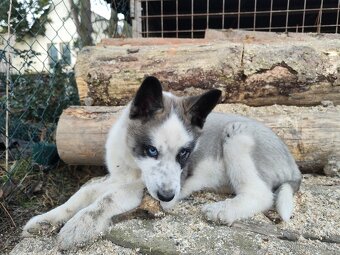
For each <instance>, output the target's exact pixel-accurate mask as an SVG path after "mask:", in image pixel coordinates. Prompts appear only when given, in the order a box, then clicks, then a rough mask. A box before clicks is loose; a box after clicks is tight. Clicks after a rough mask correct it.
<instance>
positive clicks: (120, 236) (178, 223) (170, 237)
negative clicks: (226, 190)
mask: <svg viewBox="0 0 340 255" xmlns="http://www.w3.org/2000/svg"><path fill="white" fill-rule="evenodd" d="M339 186H340V179H339V178H331V177H325V176H313V175H304V180H303V184H302V187H301V190H300V191H299V192H298V194H297V195H296V199H295V200H296V209H295V213H294V217H293V218H292V219H291V221H289V222H288V223H283V222H279V221H277V215H276V213H274V212H271V213H268V214H266V215H264V214H258V215H256V216H254V217H253V218H251V219H248V220H244V221H240V222H236V223H235V224H234V225H233V226H232V227H227V226H221V225H216V224H214V223H211V222H207V221H205V220H204V219H203V217H202V215H201V214H200V206H201V205H202V204H204V203H206V202H213V201H218V200H221V199H222V196H221V195H216V194H213V193H207V192H201V193H197V194H195V195H193V196H191V197H189V199H187V200H185V201H182V202H181V203H180V204H178V205H177V206H176V207H175V208H174V209H173V210H172V211H171V212H170V213H167V214H166V215H165V216H164V217H161V218H157V219H131V220H127V221H124V222H120V223H118V224H116V225H114V226H113V227H112V232H111V233H110V234H109V235H107V239H108V240H103V239H102V240H98V241H96V242H94V243H92V244H89V245H88V246H86V247H84V248H82V249H79V250H77V251H69V252H64V253H61V252H58V250H57V247H56V245H55V244H56V242H55V237H39V238H26V239H23V240H22V241H21V242H20V243H19V244H18V245H17V246H16V247H15V248H14V249H13V250H12V252H11V253H10V254H11V255H20V254H37V255H39V254H41V255H42V254H49V255H56V254H81V255H82V254H84V255H85V254H139V253H147V254H253V253H255V252H256V253H258V254H339V252H338V251H339V249H340V214H339V211H340V189H339ZM274 222H277V223H274ZM285 231H286V232H288V233H293V238H292V237H290V235H288V237H287V239H290V240H289V241H288V240H284V239H285V238H280V237H279V238H278V236H280V235H281V234H282V233H283V232H285ZM109 240H110V241H109ZM114 243H116V244H118V245H120V246H118V245H116V244H114ZM122 246H124V247H128V248H123V247H122Z"/></svg>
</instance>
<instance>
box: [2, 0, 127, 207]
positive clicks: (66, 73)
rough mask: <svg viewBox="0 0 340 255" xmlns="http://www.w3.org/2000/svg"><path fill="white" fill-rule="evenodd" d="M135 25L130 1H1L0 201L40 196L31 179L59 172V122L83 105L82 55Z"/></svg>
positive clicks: (124, 34) (124, 33)
mask: <svg viewBox="0 0 340 255" xmlns="http://www.w3.org/2000/svg"><path fill="white" fill-rule="evenodd" d="M118 13H122V14H124V19H122V15H121V14H120V15H117V14H118ZM118 18H119V19H118ZM122 22H123V23H124V25H125V26H124V27H125V29H124V30H122V29H121V27H120V26H119V24H121V23H122ZM129 22H130V13H129V1H128V0H123V1H112V0H111V1H104V0H0V201H3V202H5V203H10V202H13V201H15V199H16V197H17V195H18V194H19V193H20V194H21V195H22V194H27V193H28V192H34V189H35V188H34V187H33V186H32V183H31V181H30V180H31V179H34V176H35V175H37V174H41V173H42V172H46V171H49V170H51V169H53V168H56V167H57V166H58V164H59V157H58V153H57V149H56V146H55V130H56V125H57V122H58V118H59V116H60V114H61V113H62V111H63V109H65V108H67V107H68V106H69V105H77V104H79V98H78V93H77V87H76V83H75V76H74V69H73V67H74V64H75V61H76V58H77V52H78V51H79V50H81V48H83V47H84V46H88V45H94V44H96V43H97V42H99V41H100V40H101V39H102V38H108V37H129V36H131V29H129V28H130V27H131V26H130V25H129ZM32 189H33V190H32ZM0 211H1V210H0Z"/></svg>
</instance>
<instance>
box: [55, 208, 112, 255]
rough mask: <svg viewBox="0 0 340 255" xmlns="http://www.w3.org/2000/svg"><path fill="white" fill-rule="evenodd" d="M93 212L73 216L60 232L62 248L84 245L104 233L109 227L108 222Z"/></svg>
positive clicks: (60, 245) (59, 237) (59, 239)
mask: <svg viewBox="0 0 340 255" xmlns="http://www.w3.org/2000/svg"><path fill="white" fill-rule="evenodd" d="M94 216H95V215H93V214H91V213H78V214H76V215H75V216H74V217H73V218H71V219H70V220H69V221H68V222H67V223H66V224H65V226H64V227H63V228H62V229H61V230H60V232H59V234H58V247H59V249H60V250H69V249H72V248H75V247H82V246H84V245H86V244H87V243H89V242H91V241H93V240H95V239H96V238H98V237H99V236H102V235H103V234H104V231H106V230H107V229H108V225H109V223H108V222H106V221H105V222H103V221H101V219H100V217H98V218H96V217H94Z"/></svg>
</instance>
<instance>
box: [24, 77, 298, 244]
mask: <svg viewBox="0 0 340 255" xmlns="http://www.w3.org/2000/svg"><path fill="white" fill-rule="evenodd" d="M220 97H221V91H220V90H217V89H212V90H210V91H208V92H206V93H204V94H202V95H200V96H191V97H177V96H174V95H173V94H171V93H168V92H163V90H162V85H161V83H160V81H159V80H158V79H157V78H155V77H152V76H149V77H147V78H145V79H144V81H143V82H142V84H141V86H140V87H139V89H138V90H137V93H136V95H135V97H134V99H133V100H132V101H131V102H130V103H129V104H128V105H127V107H126V108H125V109H124V110H123V112H122V113H121V116H120V117H119V118H118V120H117V121H116V123H115V124H114V125H113V126H112V128H111V129H110V131H109V134H108V138H107V142H106V145H105V148H106V165H107V168H108V171H109V174H108V175H107V176H105V177H101V178H99V179H96V180H93V181H90V182H89V183H87V184H85V185H84V186H83V187H82V188H81V189H80V190H79V191H78V192H76V193H75V194H74V195H73V196H72V197H71V198H70V199H69V200H68V201H67V202H66V203H64V204H62V205H60V206H59V207H57V208H55V209H53V210H51V211H49V212H47V213H45V214H42V215H38V216H35V217H33V218H32V219H31V220H29V222H28V223H27V224H26V226H25V227H24V229H23V235H24V236H27V235H30V234H32V233H36V232H39V231H40V230H41V229H42V228H43V226H46V223H47V224H48V225H49V226H60V225H63V224H64V226H63V227H62V228H61V230H60V232H59V234H58V242H59V247H60V249H62V250H64V249H70V248H72V247H75V246H82V245H83V244H85V243H86V242H88V241H89V240H92V239H94V238H95V237H98V236H100V235H102V234H104V233H105V231H106V230H107V229H108V228H109V226H110V222H111V219H112V217H113V216H115V215H119V214H122V213H125V212H128V211H130V210H133V209H134V208H136V207H138V206H139V205H140V203H141V201H142V197H143V193H144V189H145V188H146V189H147V191H148V192H149V194H150V195H151V196H152V197H153V198H154V199H156V200H159V201H160V204H161V206H162V207H163V208H164V209H165V210H169V209H170V208H171V207H172V206H174V205H175V203H176V202H177V201H179V200H181V199H183V198H185V197H187V196H189V195H190V194H191V193H193V192H195V191H200V190H205V189H209V190H216V191H219V190H224V191H228V192H229V193H231V194H234V195H235V196H234V197H233V198H228V199H226V200H224V201H220V202H215V203H211V204H206V205H204V206H203V207H202V213H203V214H204V215H205V217H206V218H207V219H208V220H210V221H216V222H222V223H224V224H228V225H231V224H232V223H233V222H234V221H236V220H240V219H244V218H248V217H251V216H253V215H254V214H256V213H260V212H263V211H266V210H268V209H270V208H272V206H273V205H274V204H275V206H276V209H277V211H278V213H279V215H280V216H281V218H282V219H283V220H284V221H287V220H289V219H290V217H291V215H292V212H293V207H294V203H293V194H294V193H295V192H296V191H298V189H299V186H300V183H301V173H300V171H299V169H298V167H297V165H296V163H295V161H294V159H293V157H292V155H291V154H290V152H289V150H288V148H287V146H286V145H285V144H284V143H283V141H282V140H281V139H280V138H279V137H278V136H277V135H276V134H274V133H273V131H271V130H270V129H269V128H267V127H266V126H264V125H263V124H261V123H259V122H257V121H255V120H251V119H248V118H246V117H242V116H239V115H232V114H222V113H215V112H213V113H211V111H212V110H213V108H214V107H215V106H216V104H217V103H218V102H219V100H220Z"/></svg>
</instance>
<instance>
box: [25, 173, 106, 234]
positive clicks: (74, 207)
mask: <svg viewBox="0 0 340 255" xmlns="http://www.w3.org/2000/svg"><path fill="white" fill-rule="evenodd" d="M111 183H112V180H111V179H110V176H105V177H101V178H98V179H94V180H90V181H89V182H88V183H86V184H84V185H83V186H82V187H81V188H80V190H78V191H77V192H76V193H75V194H74V195H73V196H72V197H70V198H69V200H68V201H67V202H65V203H64V204H62V205H60V206H58V207H56V208H54V209H52V210H51V211H48V212H47V213H44V214H41V215H37V216H35V217H33V218H31V219H30V220H29V221H28V222H27V223H26V225H25V226H24V229H23V233H22V235H23V236H30V235H31V234H39V233H40V232H41V231H43V230H45V228H48V230H50V228H51V227H52V228H53V227H58V226H60V225H62V224H63V223H65V222H66V221H68V220H69V219H70V218H71V217H73V215H75V214H76V213H77V212H78V211H79V210H80V209H82V208H84V207H86V206H88V205H89V204H90V203H92V202H93V201H94V200H95V199H96V198H97V197H98V196H100V195H101V194H103V193H104V192H106V191H107V190H108V188H110V186H111Z"/></svg>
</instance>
